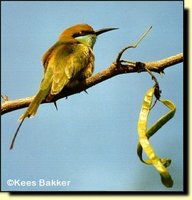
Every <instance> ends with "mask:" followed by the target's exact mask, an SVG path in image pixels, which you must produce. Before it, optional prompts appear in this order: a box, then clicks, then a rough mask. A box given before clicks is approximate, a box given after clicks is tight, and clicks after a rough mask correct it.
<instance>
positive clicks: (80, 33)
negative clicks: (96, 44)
mask: <svg viewBox="0 0 192 200" xmlns="http://www.w3.org/2000/svg"><path fill="white" fill-rule="evenodd" d="M88 34H94V31H80V32H78V33H74V34H73V37H74V38H75V37H79V36H84V35H88Z"/></svg>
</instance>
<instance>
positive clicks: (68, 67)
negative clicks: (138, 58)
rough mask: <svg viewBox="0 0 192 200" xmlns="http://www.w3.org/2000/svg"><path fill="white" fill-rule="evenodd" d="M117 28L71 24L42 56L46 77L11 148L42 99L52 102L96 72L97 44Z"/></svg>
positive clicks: (22, 117) (21, 121) (11, 147)
mask: <svg viewBox="0 0 192 200" xmlns="http://www.w3.org/2000/svg"><path fill="white" fill-rule="evenodd" d="M116 29H117V28H103V29H99V30H96V31H95V30H94V29H93V28H92V27H91V26H90V25H88V24H83V23H82V24H76V25H74V26H71V27H68V28H67V29H65V30H64V31H63V32H62V33H61V34H60V36H59V38H58V40H57V41H56V43H55V44H54V45H53V46H52V47H50V48H49V49H48V50H47V51H46V52H45V54H44V55H43V57H42V63H43V67H44V71H43V78H42V80H41V83H40V86H39V89H38V92H37V93H36V95H35V97H34V98H33V100H32V101H31V103H30V104H29V107H28V108H27V109H26V111H25V112H24V113H23V114H22V115H21V116H20V117H19V119H18V120H19V121H20V124H19V126H18V128H17V130H16V132H15V134H14V137H13V139H12V142H11V145H10V149H13V146H14V142H15V139H16V136H17V134H18V132H19V129H20V127H21V125H22V123H23V121H24V120H25V118H27V117H28V118H31V117H33V116H34V115H35V114H36V112H37V109H38V107H39V105H40V104H41V102H42V101H46V102H50V101H51V100H52V99H53V98H54V97H55V96H56V95H58V94H59V93H60V92H61V91H62V90H63V89H65V88H73V87H75V86H77V85H78V84H79V83H80V82H81V81H83V80H85V79H87V78H89V77H90V76H91V75H92V74H93V71H94V60H95V57H94V54H93V46H94V44H95V42H96V39H97V36H98V35H100V34H102V33H105V32H108V31H112V30H116ZM55 105H56V104H55ZM56 108H57V107H56Z"/></svg>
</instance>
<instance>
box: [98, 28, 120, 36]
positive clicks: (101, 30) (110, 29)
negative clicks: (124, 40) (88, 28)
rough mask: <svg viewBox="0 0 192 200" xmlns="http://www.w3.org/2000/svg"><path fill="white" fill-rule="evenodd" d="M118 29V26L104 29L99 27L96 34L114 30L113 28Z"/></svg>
mask: <svg viewBox="0 0 192 200" xmlns="http://www.w3.org/2000/svg"><path fill="white" fill-rule="evenodd" d="M116 29H118V28H103V29H99V30H97V31H95V34H96V36H98V35H100V34H102V33H105V32H107V31H112V30H116Z"/></svg>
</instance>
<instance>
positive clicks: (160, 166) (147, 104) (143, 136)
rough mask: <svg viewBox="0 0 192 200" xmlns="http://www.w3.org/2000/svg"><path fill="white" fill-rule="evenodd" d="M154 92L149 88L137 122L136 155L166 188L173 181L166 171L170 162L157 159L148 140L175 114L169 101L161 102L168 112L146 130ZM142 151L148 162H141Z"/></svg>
mask: <svg viewBox="0 0 192 200" xmlns="http://www.w3.org/2000/svg"><path fill="white" fill-rule="evenodd" d="M154 92H155V87H152V88H150V89H149V90H148V91H147V92H146V94H145V97H144V100H143V104H142V107H141V111H140V115H139V121H138V134H139V143H138V146H137V154H138V156H139V158H140V160H141V161H142V162H143V163H145V164H148V165H153V166H154V167H155V168H156V170H157V171H158V172H159V174H160V176H161V181H162V183H163V184H164V185H165V186H166V187H172V186H173V180H172V178H171V176H170V174H169V172H168V170H167V169H166V168H167V167H168V166H169V165H170V164H171V160H170V159H169V158H159V157H158V156H157V155H156V153H155V151H154V149H153V148H152V146H151V144H150V143H149V138H150V137H151V136H152V135H153V134H154V133H156V132H157V130H159V129H160V128H161V127H162V126H163V125H164V124H165V123H167V122H168V121H169V120H170V119H171V118H172V117H173V116H174V114H175V111H176V107H175V105H174V103H173V102H171V101H170V100H162V99H160V100H159V101H160V102H162V103H163V104H164V105H165V106H167V107H168V108H169V109H170V111H169V112H168V113H166V114H165V115H163V116H162V117H161V118H160V119H158V120H157V121H156V122H155V123H154V124H153V125H152V126H151V127H150V128H149V129H148V130H147V121H148V116H149V113H150V110H151V104H152V101H153V96H154ZM143 150H144V151H145V153H146V155H147V157H148V158H149V159H148V160H143V158H142V153H143Z"/></svg>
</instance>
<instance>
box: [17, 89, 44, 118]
mask: <svg viewBox="0 0 192 200" xmlns="http://www.w3.org/2000/svg"><path fill="white" fill-rule="evenodd" d="M46 96H47V93H46V92H45V91H42V90H40V91H39V92H38V93H37V95H36V96H35V97H34V99H33V100H32V102H31V103H30V105H29V107H28V108H27V110H26V111H25V112H24V113H23V114H22V115H21V116H20V117H19V119H18V120H19V121H22V120H24V119H25V118H26V117H30V118H31V117H33V116H34V115H35V114H36V112H37V109H38V107H39V105H40V104H41V102H42V101H43V100H44V99H45V97H46Z"/></svg>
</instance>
